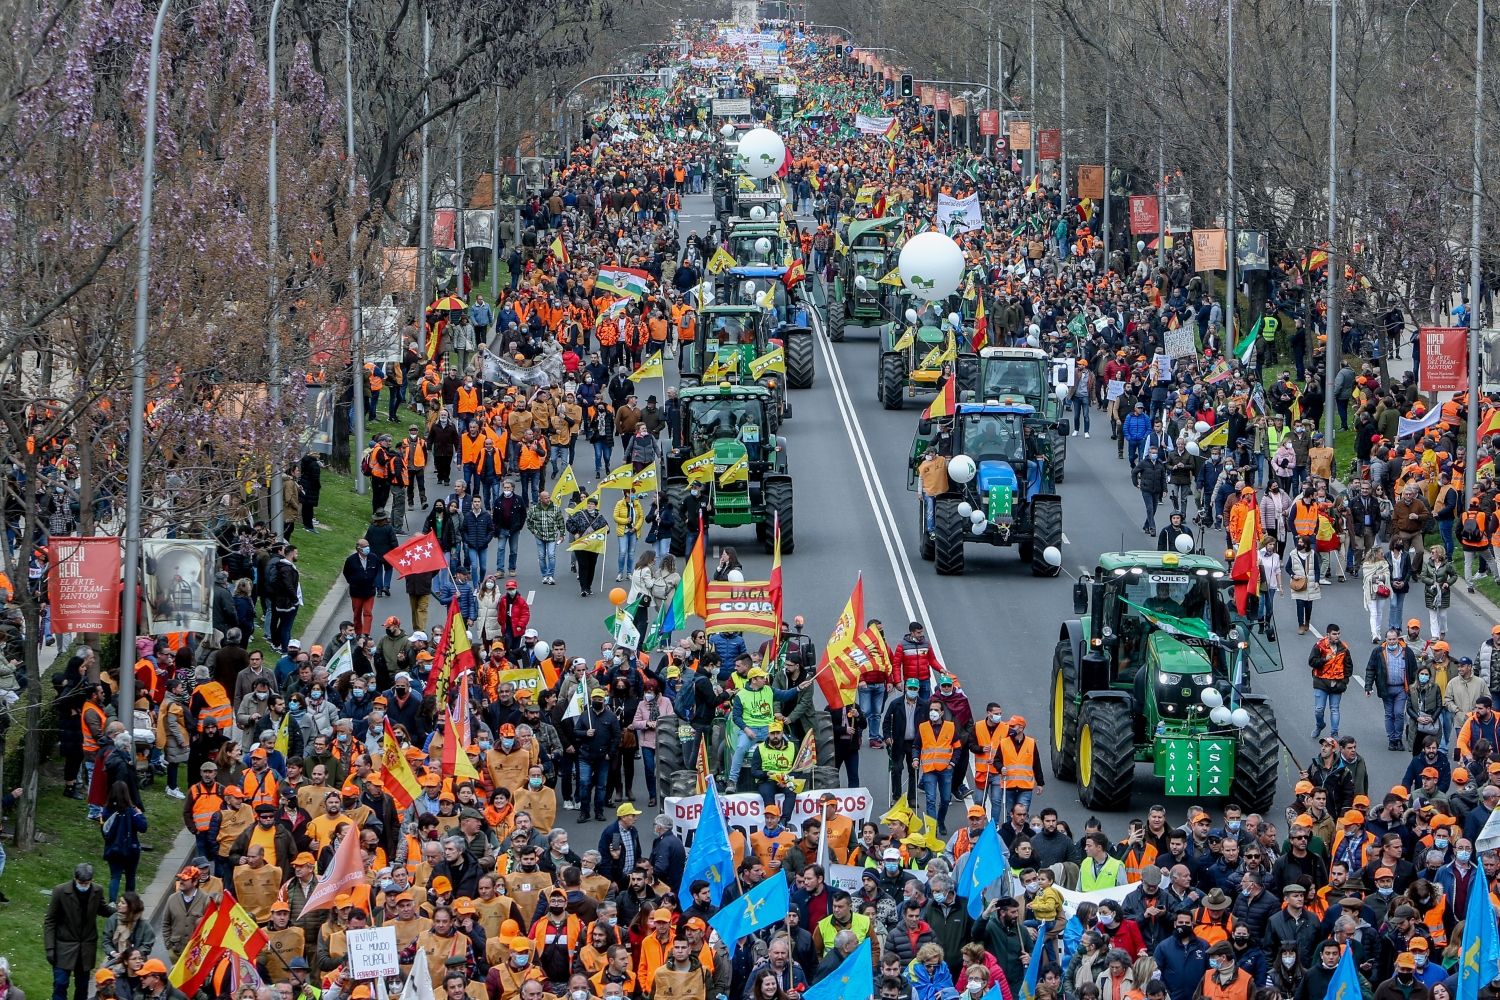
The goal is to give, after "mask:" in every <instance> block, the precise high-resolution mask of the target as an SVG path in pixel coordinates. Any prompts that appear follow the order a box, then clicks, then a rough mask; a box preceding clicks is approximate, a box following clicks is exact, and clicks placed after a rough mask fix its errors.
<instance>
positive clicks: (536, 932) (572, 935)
mask: <svg viewBox="0 0 1500 1000" xmlns="http://www.w3.org/2000/svg"><path fill="white" fill-rule="evenodd" d="M566 927H567V935H568V940H567V946H568V953H569V954H572V953H573V952H576V951H577V950H578V949H579V947H580V946H581V945H582V944H583V921H581V920H579V919H578V918H577V917H575V916H573V914H571V913H570V914H568V922H567V925H566ZM549 929H550V930H551V931H552V936H553V937H556V934H557V931H556V928H555V927H554V926H553V924H552V920H551V918H549V917H542V918H541V919H540V920H538V921H537V922H536V923H535V924H533V925H532V926H531V943H532V944H533V945H535V946H536V953H537V954H538V955H540V954H541V953H542V949H543V948H545V947H546V946H547V937H548V934H547V932H548V930H549Z"/></svg>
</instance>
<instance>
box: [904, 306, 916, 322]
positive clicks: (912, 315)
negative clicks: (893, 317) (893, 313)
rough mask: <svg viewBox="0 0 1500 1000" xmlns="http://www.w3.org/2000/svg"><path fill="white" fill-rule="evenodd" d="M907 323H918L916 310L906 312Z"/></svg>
mask: <svg viewBox="0 0 1500 1000" xmlns="http://www.w3.org/2000/svg"><path fill="white" fill-rule="evenodd" d="M906 321H907V322H908V323H915V322H916V321H917V311H916V310H915V309H908V310H906Z"/></svg>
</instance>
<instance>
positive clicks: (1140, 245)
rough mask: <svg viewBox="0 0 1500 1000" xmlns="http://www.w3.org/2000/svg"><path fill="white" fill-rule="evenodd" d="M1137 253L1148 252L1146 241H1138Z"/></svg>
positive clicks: (1136, 242)
mask: <svg viewBox="0 0 1500 1000" xmlns="http://www.w3.org/2000/svg"><path fill="white" fill-rule="evenodd" d="M1135 252H1136V253H1145V252H1146V241H1145V240H1136V241H1135Z"/></svg>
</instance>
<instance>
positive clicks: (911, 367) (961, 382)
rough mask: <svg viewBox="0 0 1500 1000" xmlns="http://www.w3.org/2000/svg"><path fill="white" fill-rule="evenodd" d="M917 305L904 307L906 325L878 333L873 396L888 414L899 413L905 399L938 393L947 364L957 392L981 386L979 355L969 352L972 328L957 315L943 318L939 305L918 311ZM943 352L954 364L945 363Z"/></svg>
mask: <svg viewBox="0 0 1500 1000" xmlns="http://www.w3.org/2000/svg"><path fill="white" fill-rule="evenodd" d="M918 305H920V304H913V305H911V306H908V307H907V308H906V311H905V315H904V322H902V323H889V324H887V325H885V326H883V327H881V329H880V366H879V367H878V368H876V370H875V378H876V383H875V395H876V398H877V399H879V400H880V405H881V406H883V407H885V408H886V409H887V410H899V409H901V404H902V402H903V401H904V400H905V399H906V398H907V397H908V396H911V397H915V396H916V395H917V394H918V393H927V392H935V391H937V387H938V382H939V381H940V380H941V378H942V376H943V371H944V367H945V366H946V365H950V364H951V366H952V372H953V375H954V377H955V378H957V379H958V391H959V393H960V394H963V393H973V392H974V391H975V390H977V389H978V388H979V356H978V355H977V354H975V353H974V352H973V350H972V348H971V345H972V344H973V330H972V329H971V328H968V327H965V326H964V324H963V318H962V316H961V314H959V313H958V312H957V311H955V312H951V313H948V314H947V316H943V315H942V314H941V313H940V312H939V310H938V307H937V304H933V303H929V304H927V305H925V306H922V307H921V309H920V311H919V309H918V308H917V306H918ZM945 354H947V355H949V356H950V357H951V358H952V360H951V361H948V360H945V359H944V355H945Z"/></svg>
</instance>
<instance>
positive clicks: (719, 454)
mask: <svg viewBox="0 0 1500 1000" xmlns="http://www.w3.org/2000/svg"><path fill="white" fill-rule="evenodd" d="M744 454H745V446H744V444H743V443H741V442H740V441H739V440H738V439H737V438H719V439H717V440H716V441H714V468H715V470H716V471H718V472H723V471H724V470H725V469H727V468H728V467H729V466H731V465H733V464H734V463H735V462H738V461H739V460H740V456H742V455H744Z"/></svg>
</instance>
